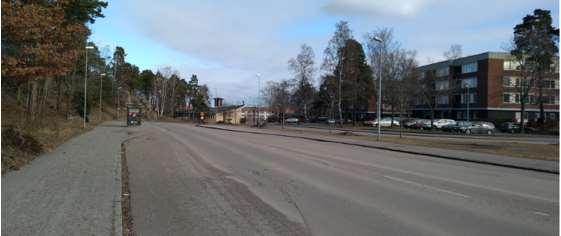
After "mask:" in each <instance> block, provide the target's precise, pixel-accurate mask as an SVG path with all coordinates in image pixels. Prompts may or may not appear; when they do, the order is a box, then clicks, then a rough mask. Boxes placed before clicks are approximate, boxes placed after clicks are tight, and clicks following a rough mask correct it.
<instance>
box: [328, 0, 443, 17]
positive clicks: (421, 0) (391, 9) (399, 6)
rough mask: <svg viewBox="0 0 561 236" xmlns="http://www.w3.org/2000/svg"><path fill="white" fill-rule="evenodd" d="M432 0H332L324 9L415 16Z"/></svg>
mask: <svg viewBox="0 0 561 236" xmlns="http://www.w3.org/2000/svg"><path fill="white" fill-rule="evenodd" d="M431 2H433V1H432V0H332V1H330V2H329V3H327V4H326V5H325V6H324V8H325V9H326V10H327V11H328V12H331V13H335V14H343V15H356V14H358V15H375V16H378V15H382V16H387V15H393V16H414V15H416V14H417V13H418V12H420V11H421V10H423V9H424V8H425V7H427V6H428V5H429V4H430V3H431Z"/></svg>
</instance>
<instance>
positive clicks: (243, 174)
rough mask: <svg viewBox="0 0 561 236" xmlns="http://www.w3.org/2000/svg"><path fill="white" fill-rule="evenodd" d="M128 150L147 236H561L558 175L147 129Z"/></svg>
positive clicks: (164, 127) (137, 216)
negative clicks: (560, 231)
mask: <svg viewBox="0 0 561 236" xmlns="http://www.w3.org/2000/svg"><path fill="white" fill-rule="evenodd" d="M129 132H130V134H131V137H133V138H132V139H130V140H129V141H128V142H127V144H126V155H127V162H128V171H129V181H130V183H129V185H130V191H131V210H132V213H131V215H132V220H133V229H134V231H135V232H136V233H137V234H139V235H256V234H259V235H557V234H558V230H559V223H558V222H559V210H558V209H559V200H558V199H559V187H558V186H559V185H558V184H559V179H558V178H559V176H558V175H553V174H545V173H538V172H532V171H524V170H516V169H509V168H503V167H497V166H487V165H481V164H474V163H466V162H458V161H452V160H445V159H435V158H430V157H426V156H415V155H410V154H404V153H397V152H390V151H383V150H375V149H368V148H361V147H355V146H348V145H343V144H334V143H322V142H316V141H306V140H302V139H293V138H287V137H275V136H264V135H258V134H245V133H234V132H228V131H221V130H212V129H205V128H201V127H195V126H193V125H188V124H179V123H150V122H147V123H144V124H143V125H142V126H141V127H137V128H131V129H129Z"/></svg>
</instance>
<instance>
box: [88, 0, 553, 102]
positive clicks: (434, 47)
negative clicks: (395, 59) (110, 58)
mask: <svg viewBox="0 0 561 236" xmlns="http://www.w3.org/2000/svg"><path fill="white" fill-rule="evenodd" d="M536 8H541V9H546V10H550V11H551V12H552V17H553V22H554V25H555V26H556V27H559V1H557V0H525V1H523V0H315V1H314V0H309V1H308V0H307V1H302V0H282V1H263V0H237V1H231V0H214V1H211V0H193V1H182V0H169V1H166V0H160V1H153V0H116V1H109V6H108V7H107V8H106V9H104V12H103V13H104V15H105V17H104V18H99V19H97V20H96V22H95V23H94V24H92V25H91V28H92V35H91V37H90V41H93V42H94V43H96V44H97V45H98V46H100V47H102V48H103V47H105V48H106V51H110V50H112V49H114V48H115V46H122V47H123V48H125V52H126V54H127V56H126V60H127V62H130V63H132V64H135V65H137V66H139V67H140V69H141V70H143V69H151V70H153V71H156V70H158V69H160V68H164V67H168V66H169V67H171V68H172V69H173V70H175V71H177V72H178V73H179V74H180V75H181V76H182V77H183V78H185V79H189V77H190V76H191V75H192V74H196V75H197V77H198V78H199V81H200V83H204V84H207V85H208V86H209V88H210V91H211V96H212V97H214V96H220V97H224V98H225V102H227V103H230V104H237V103H242V101H243V102H245V103H246V104H254V103H255V102H256V101H257V99H258V97H257V91H258V86H259V84H260V85H261V87H263V86H264V85H265V83H266V82H267V81H279V80H281V79H289V78H291V77H292V76H293V75H292V74H291V72H290V71H289V69H288V60H290V59H291V58H294V57H296V55H298V53H299V51H300V46H301V45H302V44H307V45H309V46H311V47H312V48H313V50H314V53H315V58H316V60H315V64H316V68H317V70H316V73H315V77H316V83H318V82H319V76H320V75H321V74H323V73H325V72H323V71H321V70H320V68H319V67H320V65H321V62H322V60H323V50H324V49H325V47H326V46H327V43H328V41H329V39H330V38H331V37H332V35H333V32H334V30H335V24H336V23H337V22H338V21H341V20H344V21H347V22H348V23H349V26H350V28H351V30H352V32H353V37H354V38H355V39H357V40H358V41H359V42H363V47H365V46H364V42H365V34H367V33H369V32H373V31H375V30H377V29H380V28H392V29H393V33H394V38H395V39H396V41H398V42H400V44H401V47H402V48H405V49H408V50H415V51H416V52H417V54H416V55H417V56H416V57H417V61H418V63H419V64H421V65H423V64H427V63H428V62H430V61H433V62H436V61H440V60H443V57H444V56H443V52H444V51H446V50H447V49H448V48H449V47H450V45H452V44H460V45H462V47H463V55H464V56H465V55H472V54H478V53H482V52H486V51H502V50H503V48H504V45H505V44H506V43H507V42H508V41H509V39H510V38H512V31H513V30H512V28H513V27H514V26H515V25H516V24H518V23H520V22H521V21H522V18H523V17H524V16H525V15H527V14H531V13H532V12H533V10H534V9H536ZM365 48H366V47H365ZM259 82H260V83H259Z"/></svg>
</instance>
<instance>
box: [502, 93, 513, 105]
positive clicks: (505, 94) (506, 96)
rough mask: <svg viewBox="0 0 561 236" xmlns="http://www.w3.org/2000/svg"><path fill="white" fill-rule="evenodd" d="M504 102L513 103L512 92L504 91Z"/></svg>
mask: <svg viewBox="0 0 561 236" xmlns="http://www.w3.org/2000/svg"><path fill="white" fill-rule="evenodd" d="M503 103H511V101H510V93H503Z"/></svg>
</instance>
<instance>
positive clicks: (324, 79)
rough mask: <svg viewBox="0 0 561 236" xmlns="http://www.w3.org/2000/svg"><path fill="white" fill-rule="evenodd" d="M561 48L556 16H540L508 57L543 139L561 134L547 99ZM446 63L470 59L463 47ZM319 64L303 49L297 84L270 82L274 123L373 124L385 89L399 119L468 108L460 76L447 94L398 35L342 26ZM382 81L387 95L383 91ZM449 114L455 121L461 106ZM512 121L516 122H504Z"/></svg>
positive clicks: (265, 93)
mask: <svg viewBox="0 0 561 236" xmlns="http://www.w3.org/2000/svg"><path fill="white" fill-rule="evenodd" d="M558 41H559V29H557V28H555V27H554V26H553V25H552V18H551V12H550V11H547V10H542V9H536V10H534V11H533V12H532V14H529V15H527V16H525V17H524V18H523V19H522V21H521V23H520V24H517V25H516V26H513V36H512V40H511V41H510V42H507V43H506V44H505V46H504V49H505V51H507V52H510V53H511V54H512V55H513V56H514V57H515V60H514V63H515V64H516V65H515V67H516V70H517V71H519V73H520V75H519V76H520V80H519V81H517V82H516V84H515V87H516V90H517V92H518V94H517V95H516V103H518V104H520V114H523V115H522V116H523V117H527V116H528V112H527V106H528V104H531V105H536V106H537V107H538V108H539V114H540V115H539V117H540V118H539V119H537V120H536V121H535V122H533V123H532V122H530V123H532V126H533V128H535V129H538V130H541V131H545V130H556V129H558V127H559V125H558V122H554V123H551V122H549V123H548V122H546V120H545V119H544V118H545V117H546V116H545V111H544V104H547V103H551V102H550V97H549V96H548V95H547V94H545V93H544V88H547V87H548V86H551V85H550V84H548V83H547V82H549V81H547V78H551V76H553V75H554V74H555V73H558V72H556V71H555V70H553V69H554V68H553V67H552V64H553V62H554V61H553V58H555V57H558V56H559V55H558V46H557V45H558ZM443 56H444V58H446V59H447V60H450V61H451V62H452V63H453V62H454V60H456V59H458V58H460V57H462V56H463V55H462V46H461V45H458V44H453V45H451V46H450V48H449V50H447V51H445V52H444V53H443ZM314 58H315V54H314V51H313V50H312V48H310V47H309V46H307V45H306V44H303V45H302V46H301V51H300V53H299V54H298V55H297V56H296V57H295V58H293V59H291V60H289V61H288V68H289V71H290V72H291V73H292V76H291V77H290V78H287V79H285V80H281V81H276V82H269V83H267V85H266V86H265V88H264V89H263V90H262V91H261V94H262V97H264V98H265V99H264V103H265V105H266V106H268V107H269V108H270V109H271V111H272V112H273V113H274V114H275V116H274V117H273V118H272V119H271V120H272V121H285V120H286V118H287V117H297V118H299V119H301V120H310V119H313V118H317V117H328V118H330V119H332V120H333V122H334V123H337V124H338V125H339V126H343V123H352V124H353V126H356V125H358V124H359V121H363V120H365V119H372V117H365V113H366V112H367V111H368V110H369V108H370V110H372V109H376V103H377V100H378V97H377V94H378V91H379V90H380V89H381V90H382V97H381V101H382V104H383V106H382V107H381V108H380V109H381V110H382V111H383V112H382V113H384V114H388V113H390V114H391V115H390V117H391V118H392V119H394V117H397V116H398V115H404V116H407V111H408V110H409V109H410V107H414V106H424V107H425V108H426V109H427V110H428V111H429V113H430V121H431V126H432V122H433V121H434V120H435V119H436V118H437V117H435V111H437V110H438V109H441V108H442V105H441V103H447V104H456V103H460V100H462V101H463V99H460V96H458V94H457V91H455V90H454V89H448V88H459V87H461V86H466V85H462V84H460V81H461V80H459V79H458V78H455V77H454V76H456V75H455V74H456V73H449V74H450V75H451V76H450V78H449V79H448V80H447V81H446V83H447V85H446V86H444V87H445V88H446V89H442V88H437V87H438V86H439V84H442V82H443V81H442V76H440V77H438V75H435V73H427V74H425V75H421V73H419V72H418V71H416V68H417V66H418V64H419V63H418V61H417V60H416V51H415V50H412V49H405V48H403V47H402V46H401V43H400V42H399V41H398V40H397V39H396V38H395V36H394V33H393V29H391V28H378V29H375V30H373V31H371V32H369V33H367V34H365V35H363V36H362V37H359V38H355V36H354V35H353V32H352V30H351V29H350V26H349V24H348V23H347V22H346V21H340V22H338V23H337V24H336V25H335V32H334V33H333V36H332V38H331V39H330V40H329V42H328V45H327V47H326V48H325V49H324V50H323V61H322V63H321V65H320V66H317V64H316V62H315V61H314ZM428 61H432V60H431V59H428ZM316 78H317V80H318V81H316ZM380 80H381V84H382V86H381V88H379V86H378V85H379V82H380ZM315 85H317V86H315ZM530 95H531V96H530ZM462 96H464V95H462ZM442 97H445V98H446V99H445V102H443V101H439V98H442ZM369 106H370V107H369ZM448 109H449V114H451V113H452V112H451V111H452V109H453V106H448ZM359 114H360V115H359ZM427 118H428V117H427ZM464 119H465V118H464ZM505 121H512V120H510V119H505V120H501V121H500V122H505ZM392 122H393V120H392ZM497 122H499V121H497ZM520 122H521V124H520V126H521V127H522V128H521V131H522V132H524V131H525V128H524V125H526V123H524V119H520ZM496 125H497V126H498V125H499V124H496Z"/></svg>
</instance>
